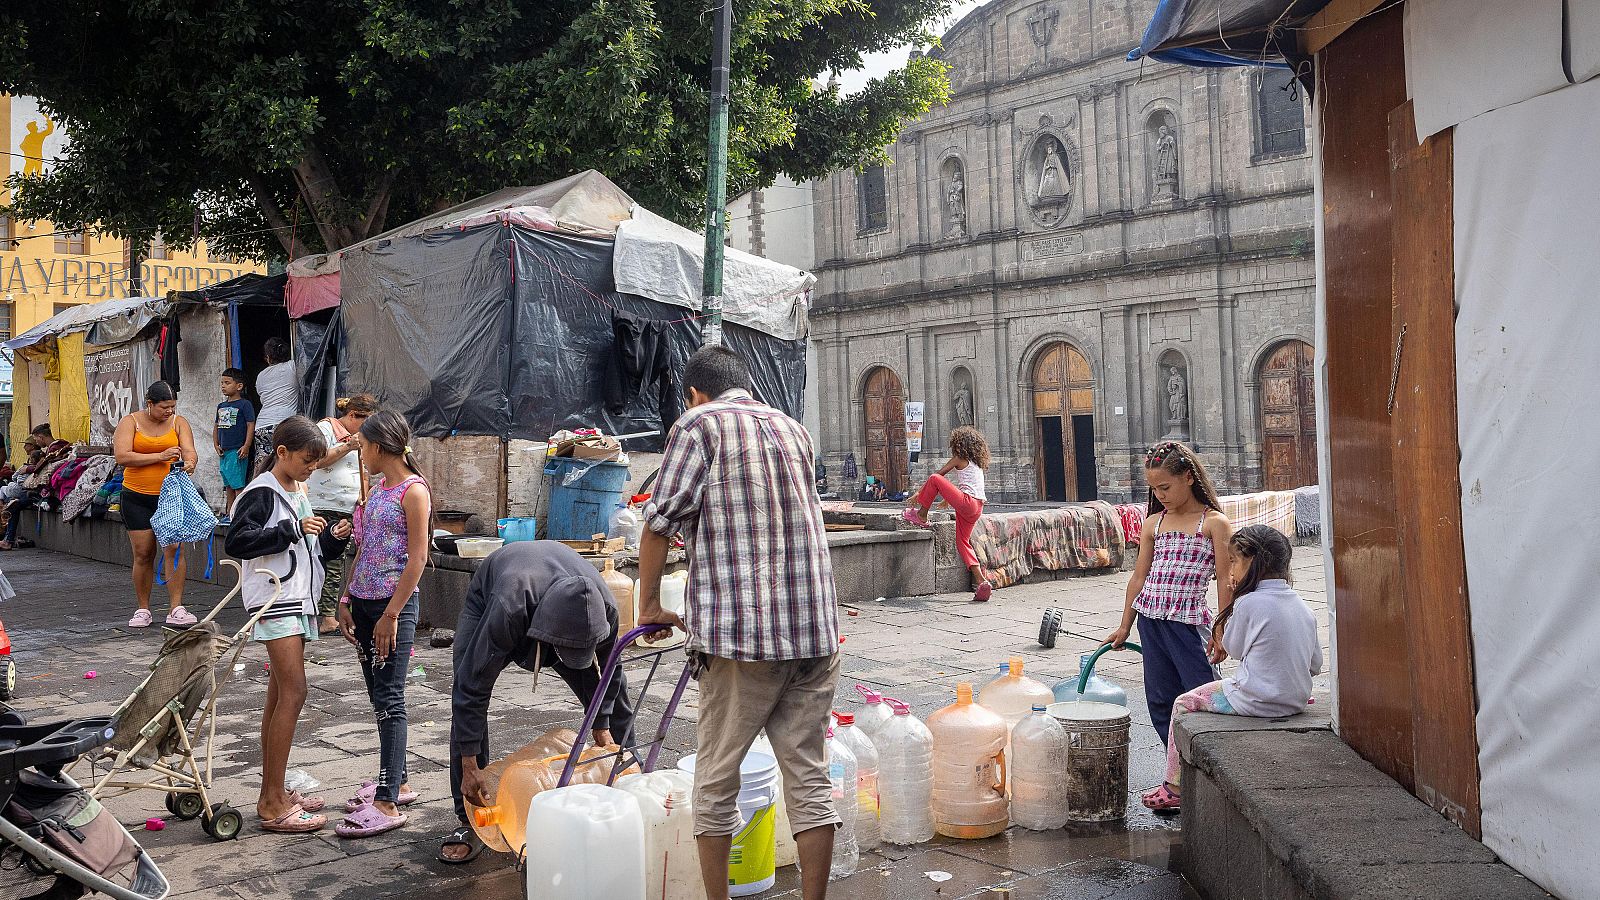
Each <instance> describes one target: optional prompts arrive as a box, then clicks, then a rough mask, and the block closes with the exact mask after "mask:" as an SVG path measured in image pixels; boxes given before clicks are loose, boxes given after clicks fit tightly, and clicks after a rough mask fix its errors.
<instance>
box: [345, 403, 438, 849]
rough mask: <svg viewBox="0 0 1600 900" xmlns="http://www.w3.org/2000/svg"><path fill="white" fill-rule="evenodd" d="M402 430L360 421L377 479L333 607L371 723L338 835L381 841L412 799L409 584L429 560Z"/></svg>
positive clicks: (391, 415) (381, 419)
mask: <svg viewBox="0 0 1600 900" xmlns="http://www.w3.org/2000/svg"><path fill="white" fill-rule="evenodd" d="M410 442H411V427H410V426H409V425H407V424H406V420H405V419H404V418H401V416H400V415H399V414H398V413H395V412H392V411H390V410H380V411H378V412H376V413H374V414H373V415H372V416H370V417H369V418H368V419H367V420H366V421H365V422H363V423H361V463H362V465H364V466H366V467H367V469H368V471H370V472H372V473H374V474H376V475H378V476H379V478H378V482H377V484H376V485H375V486H374V487H373V488H372V491H371V493H370V494H369V495H368V497H367V499H366V502H365V504H363V505H362V506H360V507H358V508H357V509H356V515H355V539H356V562H355V566H354V567H353V568H352V570H351V573H350V580H349V583H348V585H347V587H346V591H345V593H346V595H347V596H345V597H344V598H342V599H341V600H340V601H339V628H340V630H341V631H343V632H344V636H345V639H346V640H348V641H350V643H351V644H354V645H355V647H356V653H357V655H358V656H359V658H360V660H361V674H362V675H363V676H364V677H365V679H366V682H367V697H368V699H370V700H371V701H372V711H373V713H374V715H375V717H376V718H377V722H378V745H379V756H378V777H377V780H376V781H368V782H366V783H364V784H363V785H362V786H361V788H360V789H359V790H357V791H356V794H355V796H354V797H351V798H350V799H349V800H348V801H347V802H346V803H345V810H346V812H348V813H349V815H347V816H345V819H344V823H343V824H341V825H339V826H338V827H337V828H335V829H334V830H335V831H336V832H337V833H338V834H339V836H340V837H347V838H358V837H369V836H371V835H374V834H382V833H383V832H385V831H391V830H393V829H395V828H399V827H400V826H401V825H404V824H405V823H406V816H405V813H403V812H401V811H400V807H402V806H407V805H409V804H411V803H414V802H416V800H417V794H416V792H415V791H412V790H411V788H410V786H409V785H408V784H407V783H406V724H407V723H406V673H407V671H408V669H409V667H410V659H411V643H412V641H413V639H415V637H416V633H417V607H418V604H417V582H419V581H420V580H421V579H422V568H423V566H425V565H427V562H428V540H429V528H428V526H429V519H430V511H431V505H432V500H431V497H430V496H429V493H428V485H427V482H426V481H424V480H423V478H422V476H421V475H419V474H418V473H417V466H416V463H415V462H414V461H413V460H412V458H411V447H410V446H409V444H410Z"/></svg>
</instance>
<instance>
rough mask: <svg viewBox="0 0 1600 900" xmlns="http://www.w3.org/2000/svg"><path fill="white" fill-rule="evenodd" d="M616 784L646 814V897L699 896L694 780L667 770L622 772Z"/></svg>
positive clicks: (689, 899) (679, 899)
mask: <svg viewBox="0 0 1600 900" xmlns="http://www.w3.org/2000/svg"><path fill="white" fill-rule="evenodd" d="M617 787H618V788H619V789H621V790H624V791H627V792H628V793H630V794H632V795H633V796H634V798H635V799H636V800H638V801H639V811H640V812H641V813H642V814H643V815H644V844H645V847H644V849H645V891H644V895H645V900H703V898H704V897H705V895H706V891H705V887H704V886H703V885H702V884H701V881H700V857H699V855H698V854H697V853H696V851H695V844H694V810H693V808H692V807H691V805H690V797H691V795H692V794H693V792H694V779H693V778H691V777H690V776H689V775H688V774H687V773H685V772H679V771H676V770H673V769H667V770H663V771H660V772H651V773H649V774H647V775H624V776H623V777H621V778H618V779H617Z"/></svg>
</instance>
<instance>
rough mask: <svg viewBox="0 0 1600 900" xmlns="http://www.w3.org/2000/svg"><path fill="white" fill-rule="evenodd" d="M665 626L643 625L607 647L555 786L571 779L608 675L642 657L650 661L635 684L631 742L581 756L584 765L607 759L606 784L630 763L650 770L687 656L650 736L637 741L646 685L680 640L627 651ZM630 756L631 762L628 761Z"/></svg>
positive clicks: (679, 693)
mask: <svg viewBox="0 0 1600 900" xmlns="http://www.w3.org/2000/svg"><path fill="white" fill-rule="evenodd" d="M668 630H670V629H669V628H666V627H663V626H660V625H644V626H641V627H639V628H635V629H633V630H632V631H629V632H628V633H627V634H624V635H623V636H622V638H621V639H620V640H618V641H617V643H616V645H615V646H614V647H612V649H611V657H610V658H609V659H607V660H606V665H605V668H604V669H603V670H601V672H600V684H599V685H598V686H597V687H596V688H595V692H594V698H593V699H592V700H590V701H589V705H588V707H587V708H585V709H584V711H583V726H582V727H581V728H579V729H578V740H577V741H576V742H574V744H573V745H572V752H570V753H568V754H567V765H566V768H564V769H562V770H561V780H560V781H558V782H556V786H557V787H566V786H567V785H569V784H571V783H572V776H573V773H575V772H577V770H578V761H579V759H580V757H581V756H582V755H583V751H584V748H585V747H586V746H587V744H588V742H589V732H590V730H592V729H593V728H594V721H595V719H596V718H598V717H599V715H600V706H601V704H603V703H605V697H606V689H607V688H609V687H610V686H611V679H613V678H615V677H616V674H617V670H618V669H620V668H621V667H622V666H623V664H625V663H636V662H642V661H644V660H649V661H650V668H649V671H648V672H647V673H646V674H645V678H644V684H643V686H641V687H640V688H639V702H638V704H637V705H635V706H634V729H633V732H634V742H633V743H632V744H630V745H628V746H626V747H621V748H620V749H618V750H617V751H615V752H613V753H603V754H600V755H599V756H595V757H591V758H590V759H587V760H584V761H583V764H584V765H596V764H598V763H600V762H601V761H602V760H607V759H609V760H611V772H610V774H609V775H607V776H606V782H605V783H606V784H608V785H609V784H611V783H612V782H614V781H616V780H617V775H619V774H621V773H622V772H623V771H624V770H626V769H627V768H628V766H629V765H631V764H637V765H638V766H639V770H640V771H641V772H654V771H655V770H656V761H657V760H658V759H659V758H660V756H661V747H662V745H663V744H665V743H666V740H667V728H668V727H669V726H670V725H671V724H672V719H673V717H674V716H676V715H677V713H678V704H679V702H681V701H682V700H683V692H684V690H685V689H687V688H688V687H689V660H688V658H687V655H685V658H684V661H683V671H682V672H681V673H680V674H679V675H678V684H677V686H676V687H675V688H674V689H673V691H672V699H671V700H670V701H668V703H667V708H666V711H665V712H663V713H662V714H661V724H660V725H659V726H657V727H656V736H655V739H654V740H651V741H649V742H647V743H642V744H641V743H639V742H638V740H639V732H640V729H639V727H638V722H639V713H641V712H642V711H643V708H644V701H645V698H646V697H648V696H649V694H650V685H651V684H652V683H654V681H655V678H656V673H657V672H659V671H660V669H661V662H662V660H663V659H664V658H665V657H666V656H667V655H668V654H670V653H673V652H675V651H676V652H682V651H683V648H684V646H685V645H684V644H676V645H674V646H671V647H660V648H654V647H647V648H643V649H640V650H638V651H636V652H634V653H633V654H632V655H631V656H630V655H628V652H629V648H631V647H632V646H633V642H634V641H636V640H639V639H640V638H644V637H649V636H650V635H652V634H659V633H661V632H663V631H668ZM645 748H649V751H648V753H646V754H645V756H644V757H643V758H642V759H641V758H640V756H639V751H641V750H643V749H645ZM630 760H631V762H630Z"/></svg>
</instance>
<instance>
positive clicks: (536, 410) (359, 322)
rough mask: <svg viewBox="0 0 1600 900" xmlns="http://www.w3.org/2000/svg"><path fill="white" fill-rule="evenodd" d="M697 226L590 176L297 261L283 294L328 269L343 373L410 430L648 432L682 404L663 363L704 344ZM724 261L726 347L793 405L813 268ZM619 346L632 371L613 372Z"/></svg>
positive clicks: (763, 391) (515, 434) (785, 405)
mask: <svg viewBox="0 0 1600 900" xmlns="http://www.w3.org/2000/svg"><path fill="white" fill-rule="evenodd" d="M698 240H699V238H698V237H697V236H694V234H693V232H689V231H688V230H687V229H683V228H680V227H679V226H677V225H673V224H672V223H670V222H666V221H665V220H662V219H660V218H659V217H655V216H651V215H649V214H648V213H647V212H646V211H644V210H642V209H640V208H639V207H637V205H635V204H634V203H633V201H632V200H631V199H630V198H629V197H628V196H627V195H626V194H625V193H623V192H622V190H621V189H620V188H618V187H616V185H614V184H612V183H611V182H610V181H609V180H607V179H606V178H605V177H604V176H603V175H600V174H599V173H597V172H585V173H582V174H579V175H575V176H572V177H571V178H567V179H563V180H562V181H559V182H555V183H553V184H550V185H545V186H543V187H539V188H515V189H508V190H506V191H501V192H498V193H495V194H490V195H488V196H486V197H483V198H480V199H479V200H476V201H473V202H471V203H468V204H463V205H462V206H459V207H455V208H454V209H452V210H447V211H445V212H443V213H440V214H438V215H436V216H432V217H429V218H428V219H424V220H420V221H419V222H416V223H411V224H409V225H405V226H402V227H401V228H398V229H395V230H394V231H392V232H389V233H388V234H387V235H383V236H379V237H378V238H374V239H372V240H369V241H365V242H363V243H361V244H358V245H356V246H354V247H350V248H347V249H345V250H343V251H341V252H340V253H339V254H337V255H336V257H335V256H329V257H324V258H320V259H321V261H320V262H318V260H317V259H307V260H301V261H299V262H298V263H297V264H296V265H294V266H291V268H290V273H289V274H290V288H289V296H290V298H291V306H292V307H293V303H294V298H295V296H296V294H297V289H296V286H295V283H296V282H297V281H300V280H303V279H319V278H326V277H328V275H330V274H333V273H337V275H338V277H339V302H340V307H339V316H340V319H341V322H342V331H343V335H344V341H345V346H344V348H343V350H344V352H343V354H342V356H341V362H340V365H339V371H340V381H341V384H342V385H343V386H344V388H345V389H347V390H368V391H372V392H374V393H376V394H378V395H379V396H380V397H381V398H383V401H384V403H385V404H386V405H392V406H393V407H394V408H396V409H398V410H399V411H401V412H402V413H403V414H404V415H405V416H406V418H407V420H408V421H409V422H410V423H411V425H412V427H413V428H414V429H415V430H416V432H417V434H419V435H421V436H424V437H447V436H451V435H458V434H461V435H496V436H499V437H502V438H523V439H529V440H542V439H544V438H545V437H548V436H549V435H550V434H551V433H553V432H555V431H557V430H560V429H562V428H579V427H598V428H601V429H602V430H604V431H606V432H607V433H610V434H618V435H626V434H634V433H638V432H649V431H654V430H658V429H664V428H665V427H666V426H667V425H670V424H671V422H672V420H673V419H674V418H676V416H677V414H678V412H679V411H680V406H681V400H680V397H679V394H680V391H679V388H678V387H677V385H676V384H675V382H674V380H673V374H672V373H674V372H677V371H681V369H682V367H683V363H684V361H685V360H686V359H687V358H688V356H689V355H690V354H691V353H692V352H693V351H694V349H695V348H696V347H698V346H699V344H700V326H699V323H698V321H697V317H696V315H695V309H694V307H696V306H697V305H698V299H697V294H698V290H697V289H695V290H692V291H691V290H690V289H689V288H688V287H687V286H686V283H687V282H690V281H691V280H692V281H693V283H694V284H698V280H699V277H700V274H699V265H700V260H699V255H698V254H697V253H695V252H694V251H693V249H692V248H693V245H694V242H695V241H698ZM730 257H731V258H732V259H733V262H732V264H731V265H730V266H729V267H728V269H727V278H726V285H727V286H726V290H725V295H724V296H725V301H724V302H725V309H726V317H727V324H726V325H725V330H724V340H725V343H726V344H727V345H728V346H729V347H731V348H733V349H734V350H735V351H736V352H739V353H740V355H741V356H743V357H744V358H745V359H746V360H747V361H748V362H749V363H750V364H751V367H752V370H753V372H754V375H755V384H756V393H757V394H758V395H759V396H760V397H761V399H763V400H764V401H766V402H768V403H771V404H772V405H774V406H776V407H778V408H780V409H783V410H785V411H786V412H789V413H790V414H792V415H795V416H798V415H800V412H801V407H802V404H803V392H804V387H805V341H804V334H805V307H806V303H807V301H808V292H809V289H810V287H811V284H812V283H813V282H814V278H813V277H812V276H811V275H809V274H807V273H804V272H801V271H799V270H797V269H793V268H791V267H788V266H782V265H779V264H776V263H772V262H769V261H767V260H762V259H759V258H757V257H749V256H747V255H737V256H736V255H735V254H732V253H730ZM619 280H621V281H623V282H625V283H626V284H627V285H628V289H619V287H618V283H619ZM302 295H303V294H302ZM291 311H292V312H294V313H296V314H305V313H307V312H311V311H313V310H310V309H309V308H292V309H291ZM627 360H631V361H634V362H635V363H636V364H637V367H642V368H643V369H644V370H645V371H644V372H643V376H644V377H642V378H640V377H637V375H638V374H639V373H637V372H632V373H631V374H630V372H629V371H622V370H619V368H618V366H619V364H621V363H622V362H623V361H627ZM608 386H609V388H608ZM630 446H633V447H634V448H636V449H651V448H653V447H655V446H659V438H657V439H653V440H652V439H646V440H644V441H642V442H639V443H635V444H632V445H630Z"/></svg>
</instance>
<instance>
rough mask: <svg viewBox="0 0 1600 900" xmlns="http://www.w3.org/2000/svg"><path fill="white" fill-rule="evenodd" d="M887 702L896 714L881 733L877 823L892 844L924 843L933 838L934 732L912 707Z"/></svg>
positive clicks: (890, 701)
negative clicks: (914, 712)
mask: <svg viewBox="0 0 1600 900" xmlns="http://www.w3.org/2000/svg"><path fill="white" fill-rule="evenodd" d="M884 703H885V704H886V705H887V706H889V707H890V710H891V711H892V712H893V713H894V718H893V719H890V720H889V722H888V724H886V725H884V726H883V730H882V731H880V732H879V733H878V746H879V747H880V748H881V749H880V750H879V753H878V799H879V814H878V825H879V827H880V829H881V830H882V832H883V839H884V840H885V841H887V842H889V843H891V844H899V845H901V846H909V845H911V844H924V843H927V842H928V841H931V840H933V735H932V734H931V733H930V732H929V731H928V726H926V725H924V724H922V720H921V719H918V718H917V717H916V716H913V715H912V714H911V707H909V706H906V705H905V704H904V703H901V702H900V701H898V700H888V699H885V700H884Z"/></svg>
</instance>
